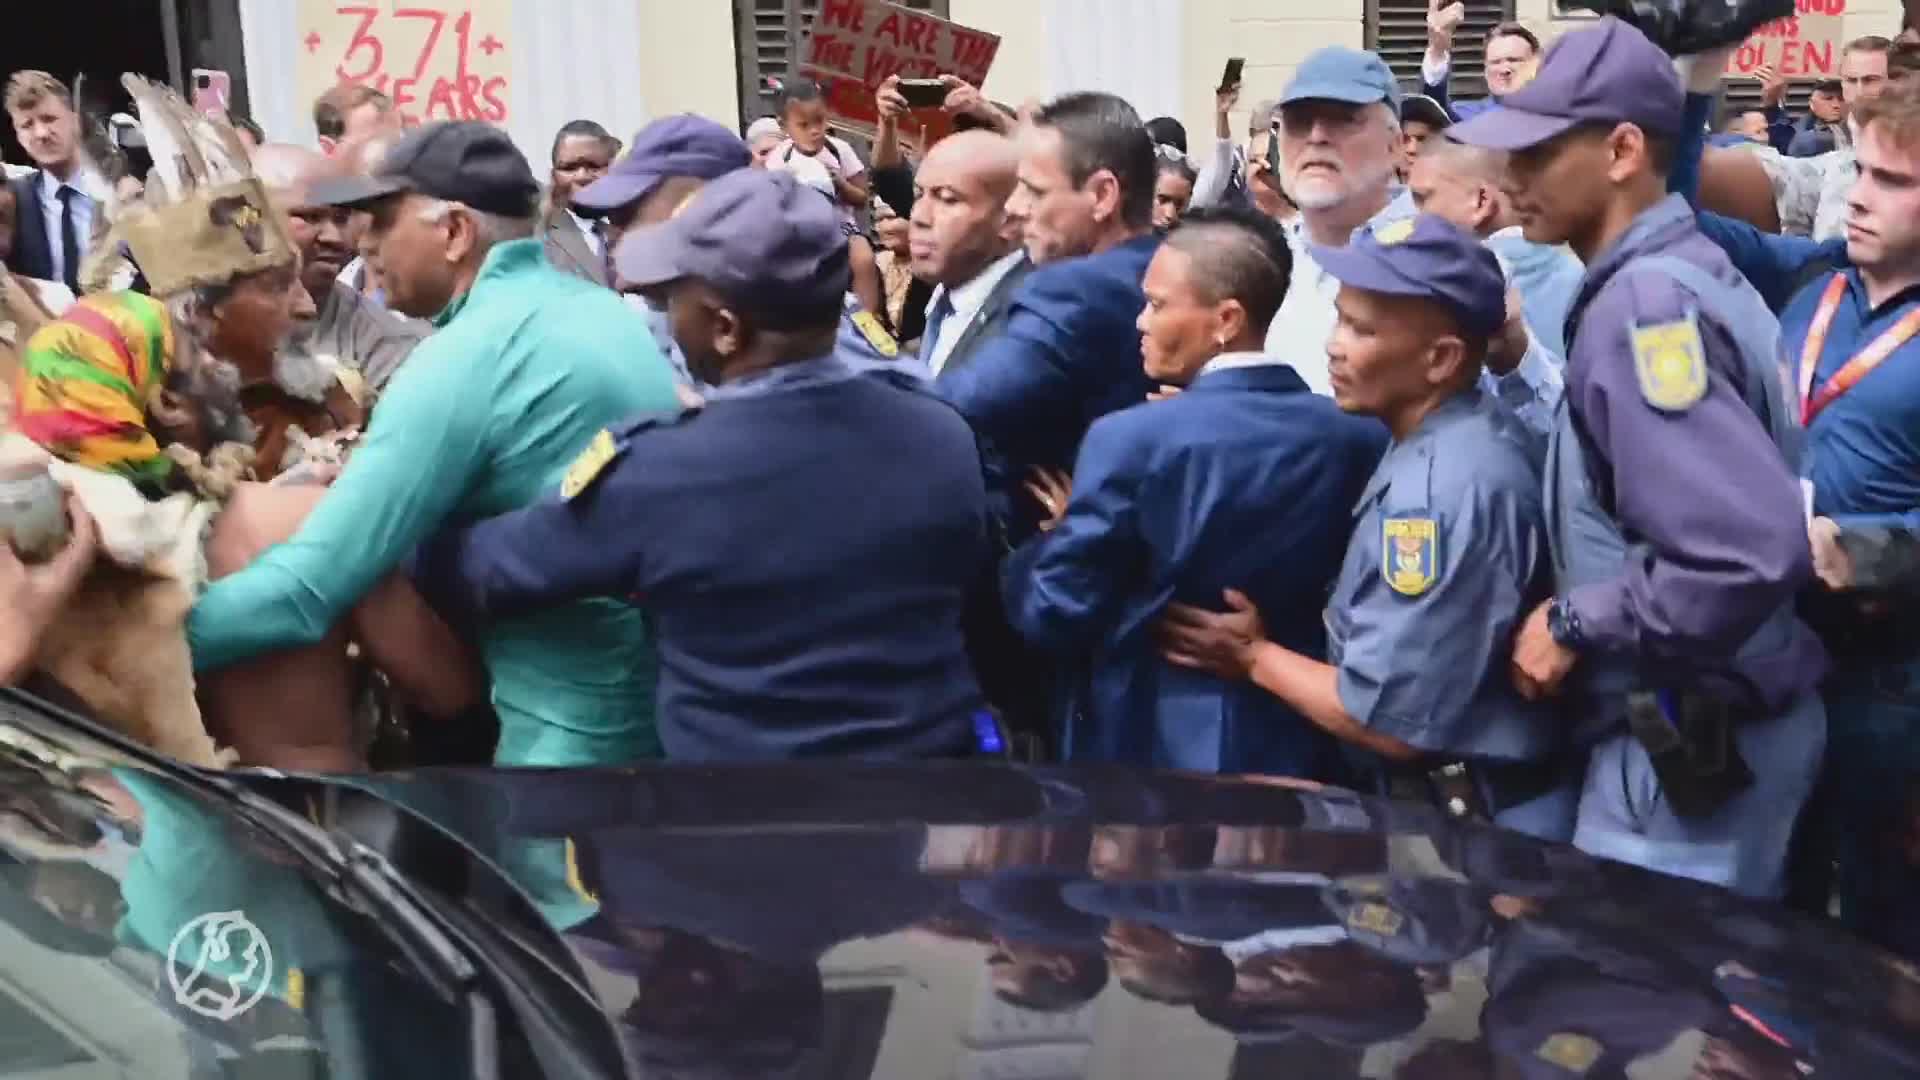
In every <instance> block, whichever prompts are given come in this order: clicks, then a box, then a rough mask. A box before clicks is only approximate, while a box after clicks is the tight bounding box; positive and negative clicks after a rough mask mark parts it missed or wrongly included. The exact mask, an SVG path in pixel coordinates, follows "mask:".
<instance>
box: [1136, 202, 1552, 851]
mask: <svg viewBox="0 0 1920 1080" xmlns="http://www.w3.org/2000/svg"><path fill="white" fill-rule="evenodd" d="M1313 256H1314V258H1315V260H1317V261H1318V262H1319V264H1320V265H1321V266H1322V267H1324V268H1325V269H1326V271H1327V273H1329V274H1331V275H1332V276H1333V277H1334V278H1335V279H1337V280H1338V281H1339V282H1340V283H1341V291H1340V294H1339V297H1338V299H1337V301H1336V305H1335V306H1336V309H1337V312H1338V321H1337V323H1336V324H1335V328H1334V333H1333V338H1332V340H1331V342H1330V343H1329V345H1328V352H1329V354H1330V357H1331V361H1332V363H1331V368H1330V370H1331V372H1332V376H1333V389H1334V396H1335V400H1336V401H1338V402H1339V404H1340V406H1341V407H1342V408H1344V409H1347V410H1348V411H1351V412H1358V413H1365V414H1369V415H1372V416H1376V417H1379V418H1380V419H1381V420H1383V421H1385V423H1386V426H1387V428H1388V429H1389V430H1390V431H1391V432H1392V433H1393V437H1394V444H1393V446H1392V448H1391V449H1390V450H1389V451H1388V452H1387V455H1386V457H1385V458H1384V459H1383V460H1382V461H1381V462H1380V466H1379V468H1378V469H1377V470H1376V471H1375V472H1374V474H1373V478H1372V480H1371V481H1369V482H1368V484H1367V486H1366V489H1365V491H1364V492H1363V493H1362V495H1361V496H1360V499H1359V500H1358V505H1357V506H1356V507H1355V508H1354V514H1355V519H1356V520H1355V522H1354V524H1353V526H1352V530H1353V531H1352V539H1351V540H1350V541H1349V542H1348V545H1347V551H1346V559H1345V561H1344V562H1343V564H1342V566H1341V570H1340V576H1339V578H1338V579H1337V580H1336V582H1335V584H1334V588H1333V600H1332V604H1331V605H1330V606H1329V608H1328V610H1327V620H1326V621H1327V625H1328V628H1329V632H1330V639H1331V647H1330V649H1329V662H1327V663H1321V662H1319V661H1318V660H1316V659H1314V658H1312V657H1311V656H1306V655H1302V654H1301V653H1300V652H1298V651H1297V650H1294V649H1291V648H1288V647H1287V646H1286V643H1285V642H1283V641H1278V640H1275V641H1268V640H1265V638H1266V635H1265V633H1264V627H1263V626H1261V625H1259V624H1260V623H1261V620H1260V618H1259V617H1258V616H1257V615H1254V614H1251V613H1250V611H1249V609H1248V605H1246V604H1244V603H1241V604H1240V605H1239V606H1240V607H1241V608H1242V610H1241V611H1240V612H1239V613H1237V614H1230V615H1225V616H1219V615H1209V614H1207V613H1204V612H1199V611H1196V610H1194V609H1191V608H1184V607H1176V608H1173V609H1171V610H1170V612H1169V614H1168V617H1167V619H1166V621H1165V623H1164V626H1163V633H1164V636H1165V639H1166V641H1167V648H1168V655H1169V657H1170V658H1171V659H1173V660H1174V661H1175V662H1177V663H1186V664H1195V665H1206V666H1208V667H1210V668H1212V669H1214V670H1219V671H1221V672H1222V673H1223V674H1231V675H1233V676H1235V677H1238V678H1250V679H1252V680H1253V681H1254V682H1255V683H1257V684H1258V685H1260V686H1262V687H1264V688H1266V689H1267V690H1268V691H1270V692H1271V693H1273V694H1275V695H1277V696H1278V697H1280V698H1281V699H1282V700H1285V701H1287V702H1288V703H1289V704H1291V705H1292V706H1293V707H1294V708H1296V709H1298V710H1299V711H1300V712H1301V713H1302V714H1304V715H1306V716H1307V717H1309V718H1310V719H1312V720H1313V721H1314V722H1315V723H1316V724H1319V725H1320V726H1322V727H1323V728H1325V729H1326V730H1328V731H1330V732H1332V733H1333V734H1335V735H1336V736H1338V737H1340V738H1341V739H1343V740H1345V741H1346V742H1347V743H1348V744H1349V745H1350V746H1351V747H1352V748H1353V749H1354V750H1355V751H1356V756H1357V757H1360V758H1362V759H1363V768H1364V771H1365V772H1366V773H1368V774H1369V775H1370V776H1371V777H1372V778H1373V779H1374V780H1375V782H1376V786H1378V787H1380V788H1382V789H1384V790H1387V791H1392V792H1394V793H1397V794H1405V795H1407V796H1408V797H1415V798H1419V799H1421V800H1423V801H1433V802H1435V803H1437V804H1438V805H1439V806H1441V807H1443V808H1445V809H1447V810H1448V811H1449V812H1451V813H1453V814H1455V815H1456V816H1462V817H1465V816H1476V817H1480V818H1482V819H1486V818H1492V819H1493V820H1496V821H1498V822H1500V823H1501V824H1503V825H1506V826H1508V827H1509V828H1515V829H1520V830H1523V831H1526V832H1529V833H1533V834H1534V835H1538V836H1542V837H1545V838H1548V839H1557V840H1565V839H1567V838H1568V837H1570V836H1571V835H1572V831H1573V811H1574V806H1575V800H1576V796H1577V792H1578V777H1577V771H1576V770H1575V769H1573V768H1570V767H1569V765H1568V763H1567V758H1566V756H1565V755H1564V754H1563V753H1560V751H1561V750H1562V749H1563V747H1562V746H1561V737H1560V731H1559V726H1558V725H1557V724H1556V723H1554V721H1553V718H1552V717H1551V716H1550V715H1549V714H1548V713H1547V712H1546V711H1545V710H1544V709H1542V708H1541V707H1539V706H1537V705H1534V704H1532V703H1529V702H1527V701H1525V700H1523V699H1522V698H1521V697H1520V695H1519V694H1518V693H1516V692H1515V690H1514V688H1513V686H1512V683H1511V681H1510V680H1509V679H1508V678H1507V677H1506V671H1505V665H1504V664H1503V663H1502V662H1501V661H1503V660H1504V659H1505V657H1506V650H1507V648H1508V643H1509V642H1510V640H1511V636H1512V632H1513V628H1514V627H1515V626H1517V625H1518V624H1519V621H1520V619H1521V618H1523V617H1524V616H1525V614H1526V613H1527V612H1528V611H1529V610H1531V608H1532V606H1533V605H1534V604H1535V603H1537V602H1538V601H1540V600H1541V599H1543V598H1545V597H1546V595H1547V594H1548V591H1549V576H1550V568H1549V566H1548V563H1547V548H1546V524H1545V517H1544V515H1543V513H1542V508H1541V498H1540V475H1539V471H1538V468H1537V467H1536V465H1535V464H1534V457H1533V450H1532V447H1533V445H1534V444H1533V440H1532V438H1531V437H1530V435H1529V434H1528V432H1527V430H1526V429H1525V427H1524V426H1523V425H1522V424H1521V423H1520V422H1519V420H1518V418H1516V417H1515V416H1514V415H1513V414H1512V413H1511V412H1510V411H1509V410H1508V409H1507V408H1506V407H1505V406H1503V405H1502V404H1500V403H1499V402H1497V401H1495V400H1494V399H1492V398H1491V397H1489V396H1487V395H1486V394H1485V393H1484V392H1483V391H1481V389H1480V388H1479V382H1478V380H1479V377H1480V371H1481V364H1482V361H1483V360H1484V358H1485V355H1486V349H1487V342H1488V339H1489V337H1490V336H1491V335H1493V334H1495V333H1497V332H1498V331H1499V330H1500V327H1501V326H1502V324H1503V323H1504V321H1505V318H1506V306H1505V303H1506V301H1505V297H1506V285H1505V281H1504V278H1503V276H1502V274H1501V271H1500V265H1499V262H1498V260H1496V259H1495V258H1494V255H1493V253H1492V252H1491V251H1489V250H1488V249H1487V248H1486V247H1485V246H1484V245H1482V244H1481V243H1480V242H1479V240H1477V239H1476V238H1475V237H1474V236H1472V235H1471V234H1469V233H1467V232H1465V231H1463V230H1461V229H1460V228H1458V227H1457V226H1454V225H1452V224H1450V223H1449V222H1447V221H1446V220H1444V219H1442V218H1440V217H1437V216H1435V215H1432V214H1423V215H1420V216H1419V217H1417V218H1412V219H1406V220H1402V221H1399V222H1395V223H1392V224H1388V225H1383V226H1381V227H1379V228H1378V229H1376V230H1374V231H1372V232H1362V233H1361V234H1360V235H1358V236H1357V237H1356V238H1355V239H1354V241H1353V242H1352V243H1351V244H1350V245H1348V246H1347V247H1345V248H1326V249H1319V248H1316V249H1315V250H1314V252H1313Z"/></svg>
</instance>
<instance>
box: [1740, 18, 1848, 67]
mask: <svg viewBox="0 0 1920 1080" xmlns="http://www.w3.org/2000/svg"><path fill="white" fill-rule="evenodd" d="M1846 14H1847V0H1794V13H1793V14H1792V15H1788V16H1787V17H1785V18H1783V19H1775V20H1773V21H1772V22H1770V23H1766V24H1764V25H1762V26H1761V27H1760V29H1758V30H1755V31H1754V32H1753V34H1752V36H1750V37H1748V38H1747V40H1746V41H1744V42H1742V43H1741V45H1740V48H1739V49H1738V50H1736V51H1735V52H1734V54H1733V58H1732V59H1730V60H1728V61H1727V74H1728V75H1729V76H1751V75H1753V74H1754V73H1756V72H1757V71H1759V70H1760V69H1761V68H1763V67H1770V68H1772V69H1773V70H1774V71H1775V72H1777V73H1779V74H1781V75H1784V76H1786V77H1787V78H1790V79H1837V78H1839V77H1840V53H1841V50H1842V49H1843V48H1844V47H1845V45H1846V43H1847V40H1848V39H1847V37H1846V32H1845V29H1844V27H1843V26H1842V23H1844V22H1845V21H1846Z"/></svg>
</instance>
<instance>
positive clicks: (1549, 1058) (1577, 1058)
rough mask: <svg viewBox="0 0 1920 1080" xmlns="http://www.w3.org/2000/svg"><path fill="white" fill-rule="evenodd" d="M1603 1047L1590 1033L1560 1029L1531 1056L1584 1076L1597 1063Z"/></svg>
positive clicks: (1565, 1070)
mask: <svg viewBox="0 0 1920 1080" xmlns="http://www.w3.org/2000/svg"><path fill="white" fill-rule="evenodd" d="M1603 1049H1604V1047H1602V1046H1601V1045H1600V1041H1599V1040H1598V1039H1595V1038H1593V1037H1592V1036H1590V1035H1578V1034H1575V1033H1573V1032H1571V1031H1562V1032H1558V1033H1556V1034H1553V1035H1549V1036H1548V1037H1547V1041H1546V1042H1543V1043H1541V1044H1540V1048H1539V1049H1537V1050H1535V1051H1534V1052H1533V1056H1534V1057H1537V1058H1539V1059H1540V1060H1541V1061H1544V1062H1546V1063H1547V1064H1549V1065H1552V1066H1554V1067H1555V1068H1558V1069H1560V1070H1562V1071H1564V1072H1569V1073H1572V1074H1573V1075H1575V1076H1585V1075H1587V1073H1589V1072H1592V1071H1593V1067H1594V1066H1595V1065H1597V1064H1599V1062H1600V1052H1601V1051H1602V1050H1603Z"/></svg>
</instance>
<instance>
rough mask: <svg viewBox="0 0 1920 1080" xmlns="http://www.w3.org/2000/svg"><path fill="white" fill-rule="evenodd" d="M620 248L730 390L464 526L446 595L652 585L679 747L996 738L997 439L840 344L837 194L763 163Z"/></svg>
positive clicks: (508, 597)
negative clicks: (992, 535)
mask: <svg viewBox="0 0 1920 1080" xmlns="http://www.w3.org/2000/svg"><path fill="white" fill-rule="evenodd" d="M616 260H617V264H618V268H619V271H620V276H621V277H622V279H624V280H625V281H627V282H628V283H630V284H631V285H633V286H634V287H637V288H643V289H657V290H663V291H664V292H665V295H666V297H667V309H668V312H669V315H670V318H671V323H672V326H673V329H674V337H675V339H676V340H677V341H678V342H679V344H680V347H681V349H682V351H683V352H684V353H685V355H686V358H687V363H688V367H689V369H690V371H691V373H692V374H693V376H694V377H695V378H696V379H697V380H699V381H700V382H701V383H703V384H705V385H707V386H710V387H712V389H711V390H708V391H706V393H705V397H706V402H705V405H704V406H703V407H701V408H698V409H693V410H687V411H683V412H681V413H679V414H677V415H670V416H669V415H661V416H644V417H639V418H637V419H635V420H633V421H631V422H630V423H628V424H626V425H624V426H622V427H619V428H616V429H614V430H610V431H607V432H603V433H602V434H601V435H600V436H598V437H597V438H596V439H595V440H594V442H593V444H592V445H590V446H589V447H588V448H587V450H586V451H585V452H584V453H583V454H582V456H581V457H580V459H579V460H578V461H577V462H576V463H575V465H574V467H573V468H572V469H571V470H570V471H569V473H568V476H567V479H566V481H565V483H564V485H563V487H562V491H561V494H560V497H558V498H555V499H553V500H550V501H549V502H546V503H543V504H540V505H536V506H534V507H531V508H528V509H526V510H523V511H520V512H516V513H513V514H508V515H504V516H502V517H499V518H494V519H491V520H488V521H484V522H481V523H478V524H476V525H473V526H470V527H468V528H466V529H463V530H460V531H457V532H450V533H448V534H444V535H442V536H441V537H440V538H438V539H437V540H436V541H435V542H434V543H432V544H430V545H429V546H428V548H427V550H426V552H425V555H424V557H423V560H422V562H423V565H424V571H423V575H422V576H423V580H424V581H425V583H426V585H427V587H428V589H429V591H430V592H431V593H433V594H436V595H439V596H442V597H445V598H446V600H447V602H449V603H453V604H457V605H463V606H465V607H466V608H468V609H469V610H472V611H475V612H478V613H481V614H484V615H490V616H495V617H503V616H510V615H512V614H514V613H516V612H521V611H526V610H528V609H533V608H539V607H544V606H548V605H551V604H555V603H558V602H561V601H564V600H568V599H573V598H578V597H584V596H597V595H612V596H624V597H629V598H631V599H632V600H633V601H634V602H635V603H638V604H640V605H641V606H642V607H643V608H645V610H646V611H647V612H648V614H649V615H650V617H651V618H652V621H653V627H654V630H655V632H656V634H657V635H658V640H659V646H660V653H661V678H660V709H659V713H660V716H661V739H662V742H663V744H664V746H665V748H666V751H667V754H668V756H669V757H671V758H674V759H678V760H691V761H711V760H740V759H754V760H759V759H781V758H795V757H807V756H822V755H836V756H859V757H896V758H897V757H924V756H947V755H960V754H966V753H970V752H971V750H972V749H973V748H974V747H975V746H976V745H977V744H976V741H975V732H976V722H977V719H978V717H979V715H980V712H981V708H982V706H981V699H980V692H979V688H978V686H977V685H976V684H975V681H974V677H973V673H972V669H971V667H970V665H969V664H968V661H967V656H966V652H965V650H964V648H963V645H962V641H961V633H960V613H961V608H962V603H963V595H964V593H965V590H966V589H967V588H968V587H969V586H970V585H971V584H972V583H973V582H974V580H975V579H976V577H977V575H978V574H979V572H980V568H981V567H982V566H983V565H985V563H986V560H987V558H988V546H987V543H988V541H987V511H986V492H985V482H984V480H983V478H982V475H981V466H980V453H979V449H978V446H977V443H976V441H975V439H974V436H973V433H972V431H971V429H969V427H968V426H967V424H966V422H965V420H963V419H962V418H961V417H960V415H959V414H958V413H957V412H955V411H954V409H953V408H952V407H950V406H948V405H946V404H945V403H943V402H941V401H939V400H938V399H936V398H934V397H932V396H930V395H929V394H927V393H926V392H924V391H923V390H922V389H921V388H920V387H919V384H918V383H917V382H915V381H913V380H910V379H907V378H905V377H903V376H898V375H895V374H893V373H890V372H884V371H874V370H872V369H871V368H870V367H869V366H868V365H865V364H862V363H860V362H858V361H857V360H853V361H850V360H849V359H848V358H847V357H846V356H844V355H843V354H842V353H841V352H840V351H839V350H836V349H835V347H834V340H835V335H836V333H837V325H838V322H839V316H840V311H841V307H840V305H841V297H842V295H843V294H844V293H845V291H846V286H847V281H848V275H849V270H848V261H847V244H846V238H845V237H844V236H842V235H841V234H840V231H839V226H838V224H837V223H836V222H835V220H834V216H833V213H832V207H830V206H828V205H827V204H826V203H825V202H824V201H823V200H821V199H820V198H819V197H818V195H817V194H816V193H814V192H812V191H811V190H809V189H807V188H804V187H801V186H800V185H799V184H797V183H796V182H795V181H794V180H793V179H792V177H790V176H787V175H785V174H774V173H765V172H760V171H757V170H740V171H736V172H733V173H729V174H727V175H725V176H723V177H721V178H720V179H718V180H715V181H713V182H712V183H710V184H708V185H707V186H705V187H704V188H702V189H701V190H700V191H699V192H698V194H696V195H694V196H693V197H692V199H691V200H690V201H689V202H688V203H687V204H686V205H685V206H684V207H682V208H681V209H680V210H679V212H678V213H677V215H676V216H674V217H672V218H671V219H669V220H667V221H665V222H663V223H661V224H659V225H655V226H651V227H645V228H640V229H636V230H634V231H632V232H630V233H628V234H627V236H626V237H625V238H624V239H623V240H622V241H621V244H620V246H619V248H618V251H617V254H616Z"/></svg>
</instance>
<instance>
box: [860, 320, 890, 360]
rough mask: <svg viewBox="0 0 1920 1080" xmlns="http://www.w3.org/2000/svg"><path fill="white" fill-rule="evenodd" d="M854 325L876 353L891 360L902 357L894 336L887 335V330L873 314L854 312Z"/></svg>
mask: <svg viewBox="0 0 1920 1080" xmlns="http://www.w3.org/2000/svg"><path fill="white" fill-rule="evenodd" d="M853 325H854V326H856V327H858V328H859V329H860V336H861V337H864V338H866V339H867V344H869V345H871V346H873V351H874V352H877V353H879V354H880V355H881V356H884V357H886V358H887V359H889V360H891V359H893V358H894V357H896V356H899V355H900V343H899V342H897V341H895V340H893V335H892V334H889V333H887V328H886V327H884V326H881V325H880V320H879V319H876V318H874V317H873V312H871V311H856V312H854V313H853Z"/></svg>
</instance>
